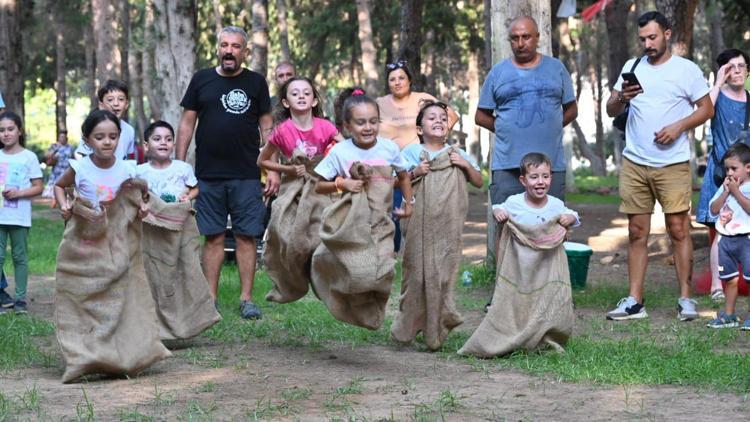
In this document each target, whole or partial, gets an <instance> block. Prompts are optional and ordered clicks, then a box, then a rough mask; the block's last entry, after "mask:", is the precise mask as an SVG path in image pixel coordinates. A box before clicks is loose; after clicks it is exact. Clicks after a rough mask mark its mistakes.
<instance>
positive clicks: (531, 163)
mask: <svg viewBox="0 0 750 422" xmlns="http://www.w3.org/2000/svg"><path fill="white" fill-rule="evenodd" d="M542 164H546V165H548V166H549V168H550V170H551V169H552V161H550V159H549V157H547V156H546V155H544V154H542V153H541V152H530V153H528V154H526V155H524V156H523V158H521V165H520V166H519V169H520V170H521V176H526V172H527V171H528V169H529V168H531V167H535V168H536V167H539V166H541V165H542Z"/></svg>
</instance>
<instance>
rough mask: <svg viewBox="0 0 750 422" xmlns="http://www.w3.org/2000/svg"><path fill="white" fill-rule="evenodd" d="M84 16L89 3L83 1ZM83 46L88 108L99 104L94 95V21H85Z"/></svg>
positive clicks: (93, 107)
mask: <svg viewBox="0 0 750 422" xmlns="http://www.w3.org/2000/svg"><path fill="white" fill-rule="evenodd" d="M83 7H84V14H83V15H84V16H91V3H89V2H84V4H83ZM83 44H84V46H83V48H84V49H85V51H84V54H85V60H86V92H87V93H88V94H89V108H90V109H91V110H93V109H95V108H97V107H98V106H99V98H97V96H96V46H95V45H94V23H93V21H87V22H86V25H85V27H84V28H83Z"/></svg>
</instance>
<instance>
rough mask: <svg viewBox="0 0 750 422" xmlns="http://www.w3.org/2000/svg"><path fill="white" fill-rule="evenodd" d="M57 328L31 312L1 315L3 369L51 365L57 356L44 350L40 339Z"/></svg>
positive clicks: (0, 343) (1, 363)
mask: <svg viewBox="0 0 750 422" xmlns="http://www.w3.org/2000/svg"><path fill="white" fill-rule="evenodd" d="M54 330H55V328H54V325H53V324H52V323H50V322H48V321H44V320H42V319H40V318H37V317H35V316H32V315H15V314H12V313H9V314H6V315H0V333H2V341H0V372H7V371H11V370H15V369H17V368H21V367H30V366H45V367H48V366H52V365H53V364H54V363H55V357H54V356H52V355H50V354H48V353H46V352H44V351H42V349H41V348H40V347H39V344H38V341H37V340H41V339H42V338H45V337H48V336H51V335H52V334H53V333H54Z"/></svg>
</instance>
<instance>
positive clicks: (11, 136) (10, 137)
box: [0, 119, 21, 148]
mask: <svg viewBox="0 0 750 422" xmlns="http://www.w3.org/2000/svg"><path fill="white" fill-rule="evenodd" d="M20 139H21V131H20V130H19V129H18V126H16V123H15V122H14V121H13V120H11V119H3V120H0V142H2V143H3V148H9V147H12V146H14V145H16V144H17V143H18V141H19V140H20Z"/></svg>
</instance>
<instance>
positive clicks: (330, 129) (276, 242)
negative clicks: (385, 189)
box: [258, 76, 343, 303]
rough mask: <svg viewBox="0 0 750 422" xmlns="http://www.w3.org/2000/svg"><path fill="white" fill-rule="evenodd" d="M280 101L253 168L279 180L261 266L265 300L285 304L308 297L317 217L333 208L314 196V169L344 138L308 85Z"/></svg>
mask: <svg viewBox="0 0 750 422" xmlns="http://www.w3.org/2000/svg"><path fill="white" fill-rule="evenodd" d="M279 98H280V101H279V102H278V103H277V105H276V113H275V114H276V120H277V121H279V122H280V123H279V124H277V125H276V127H274V129H273V132H271V135H270V137H269V139H268V143H267V144H266V146H265V147H263V150H262V151H261V153H260V156H259V157H258V165H259V166H260V167H262V168H264V169H266V170H271V171H276V172H279V173H280V174H281V175H282V179H281V187H280V189H279V194H278V196H277V197H276V199H275V200H274V202H273V205H272V211H271V220H270V222H269V225H268V239H267V242H266V246H265V251H264V255H263V263H264V265H265V267H266V271H267V272H268V276H269V277H270V278H271V280H272V281H273V283H274V288H273V289H271V291H270V292H269V293H268V294H267V295H266V300H269V301H272V302H278V303H287V302H292V301H295V300H297V299H300V298H301V297H303V296H304V295H305V294H306V293H307V290H308V286H309V285H310V262H311V259H312V254H313V252H314V251H315V248H317V247H318V244H319V243H320V235H319V233H318V230H319V228H320V216H321V214H322V213H323V209H324V208H325V207H326V206H328V205H330V204H331V203H332V201H331V197H330V195H321V194H318V193H316V192H315V183H316V181H317V176H316V175H315V174H314V173H313V169H314V168H315V166H316V165H317V164H318V163H319V162H320V160H321V159H322V158H323V154H324V152H325V151H326V149H327V148H328V146H329V145H330V144H331V143H333V142H334V141H335V140H343V137H342V136H341V135H339V133H338V130H337V129H336V127H335V126H334V125H333V124H332V123H331V122H329V121H328V120H326V119H324V118H323V111H322V107H321V104H320V95H319V94H318V91H317V90H316V89H315V87H314V86H313V83H312V81H311V80H310V79H308V78H305V77H299V76H296V77H292V78H291V79H289V80H288V81H287V82H285V83H284V85H282V86H281V88H280V89H279ZM279 156H281V157H282V160H281V163H280V162H279Z"/></svg>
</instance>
